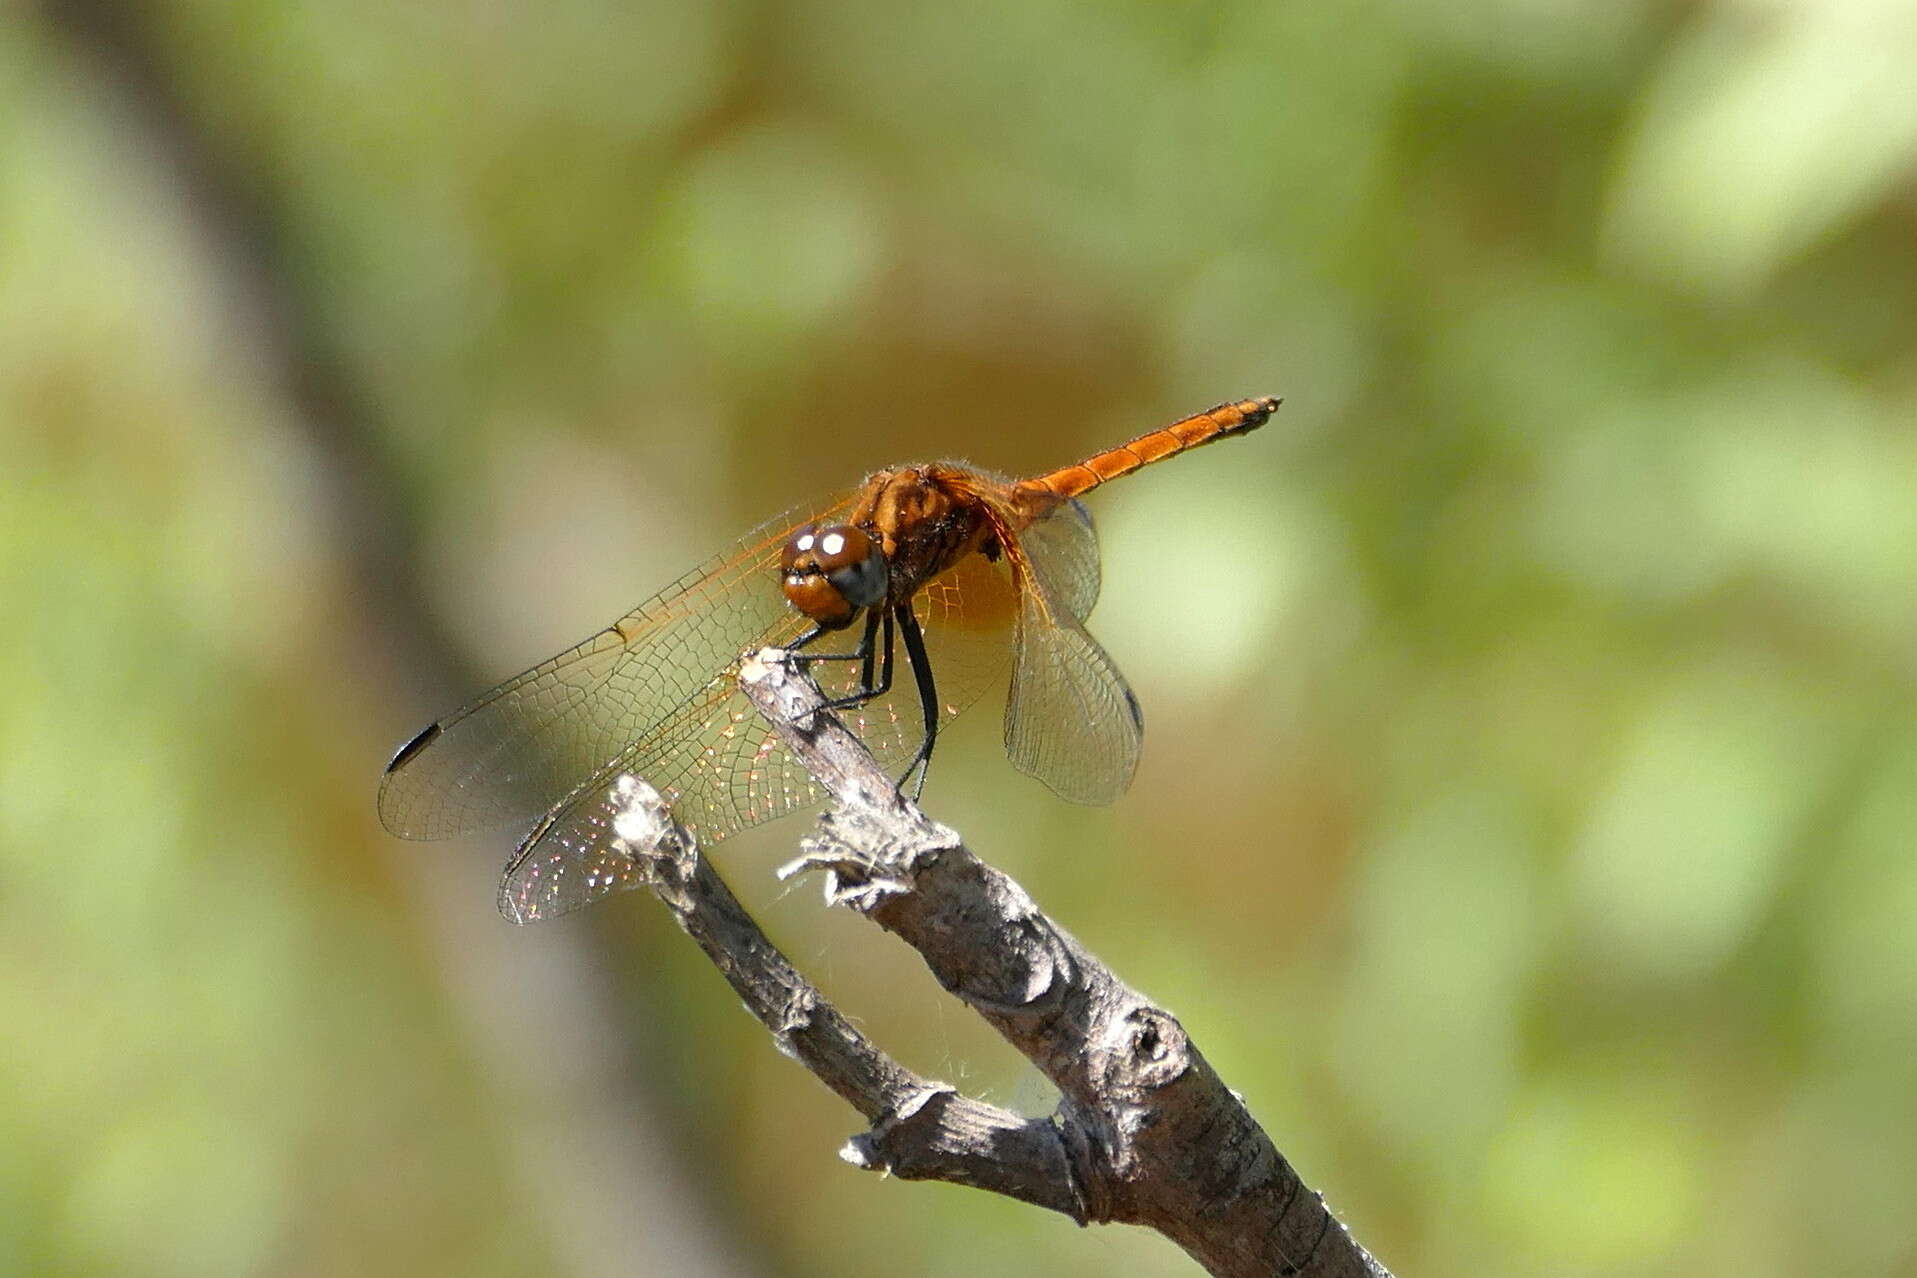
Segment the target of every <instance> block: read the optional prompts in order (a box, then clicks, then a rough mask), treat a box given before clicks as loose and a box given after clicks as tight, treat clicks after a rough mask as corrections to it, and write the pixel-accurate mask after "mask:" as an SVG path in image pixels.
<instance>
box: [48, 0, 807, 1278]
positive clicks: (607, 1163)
mask: <svg viewBox="0 0 1917 1278" xmlns="http://www.w3.org/2000/svg"><path fill="white" fill-rule="evenodd" d="M40 13H41V15H42V17H43V19H44V21H45V22H46V25H47V26H48V27H49V28H50V29H51V30H52V31H53V32H55V33H56V34H57V35H58V36H59V37H60V38H61V39H63V40H64V41H65V42H66V43H67V44H68V45H69V46H70V47H71V48H72V49H73V50H74V51H75V52H76V53H77V54H78V55H79V56H80V59H81V61H82V63H83V65H84V66H85V67H86V68H87V69H88V70H89V71H90V72H91V73H92V75H93V76H94V77H95V78H96V79H97V80H98V82H99V85H100V87H101V89H102V90H103V91H104V92H105V93H106V95H107V96H108V97H109V98H110V99H111V100H112V106H113V107H114V108H115V109H116V113H117V115H118V117H119V122H120V124H121V126H122V127H123V128H124V129H125V130H126V131H127V132H128V133H129V134H130V135H131V140H132V141H133V143H134V145H135V146H136V147H137V148H138V149H140V150H142V151H144V152H146V153H147V154H149V155H150V156H151V158H152V160H153V161H154V167H155V169H156V170H158V171H160V172H161V173H163V174H164V175H165V176H166V177H167V178H168V179H170V180H171V182H172V183H173V194H175V195H176V196H177V197H178V198H179V200H180V201H181V203H182V205H183V206H184V208H185V210H186V213H187V215H188V218H189V219H190V221H191V223H192V225H193V229H194V232H195V233H196V234H197V235H198V236H199V237H200V238H201V240H202V242H203V246H204V247H205V248H206V250H207V251H208V253H209V255H210V257H211V258H212V260H213V261H214V263H215V264H216V268H217V270H218V272H219V277H218V279H217V280H216V281H215V282H216V284H217V286H218V290H217V291H218V295H219V296H220V297H221V299H222V303H223V304H224V305H225V306H226V307H227V308H228V309H229V310H230V312H231V314H230V315H229V316H228V325H229V327H230V329H231V330H233V331H237V332H240V333H243V334H245V335H246V336H247V338H248V339H249V341H250V342H251V346H250V349H247V350H243V351H239V352H235V363H239V362H243V361H247V360H250V361H251V362H252V363H254V364H255V365H256V366H257V368H258V370H259V371H261V372H263V373H264V374H265V375H266V376H267V377H268V378H269V379H270V380H271V383H272V384H273V385H275V386H277V387H278V389H279V391H280V393H281V395H282V396H283V397H284V399H285V402H286V404H287V406H288V409H289V416H290V417H291V419H292V421H293V424H294V426H295V428H296V429H298V430H299V431H300V432H301V433H302V435H303V436H304V439H305V442H306V443H307V444H308V445H309V448H308V455H309V457H310V458H311V459H312V460H313V462H314V463H315V466H314V470H315V473H314V474H312V475H309V476H308V478H309V479H311V480H313V481H315V482H316V484H317V485H318V487H319V490H320V492H321V493H322V494H323V500H324V502H325V504H326V511H325V513H326V515H327V516H328V531H329V533H330V535H331V536H332V538H333V542H334V544H333V546H332V550H333V552H334V553H335V554H336V556H337V557H338V559H339V560H340V562H341V564H342V566H343V568H344V569H345V572H346V574H347V577H348V580H349V582H350V588H351V591H352V595H353V598H354V600H355V601H356V603H357V605H358V606H357V607H356V608H355V609H354V610H352V615H351V616H349V617H343V618H340V619H339V620H340V621H341V622H342V623H343V625H342V630H341V634H340V636H339V642H340V644H341V646H342V647H344V648H346V649H347V650H348V651H350V652H352V653H353V654H354V656H355V658H356V661H355V662H354V663H353V664H356V665H357V666H359V668H361V669H363V670H365V671H366V674H367V682H368V683H369V684H371V685H372V686H374V687H376V688H384V689H386V690H387V691H388V692H389V693H390V694H391V695H392V696H393V697H394V698H395V699H396V700H397V701H399V702H400V703H401V704H405V705H411V704H412V703H414V702H415V701H417V702H419V703H421V704H432V705H442V704H447V703H450V702H452V701H455V700H457V699H458V696H457V693H458V690H459V689H462V688H470V687H472V686H474V684H475V682H476V679H475V677H474V676H473V675H472V674H471V672H469V671H468V670H467V669H466V668H465V662H464V659H463V657H462V656H461V654H460V651H459V648H458V645H457V644H455V643H454V641H453V638H452V635H451V633H450V632H449V631H448V629H447V628H446V627H445V626H444V625H443V624H442V623H441V622H440V620H439V619H438V618H437V617H435V616H434V614H433V613H432V612H431V611H430V610H429V609H428V608H427V607H426V606H425V605H424V603H423V601H424V600H425V599H426V597H427V592H426V591H425V589H424V588H423V578H422V573H421V568H420V563H421V558H420V554H419V545H420V537H419V531H418V529H417V528H416V527H415V526H414V524H413V522H412V520H411V519H410V518H409V517H408V515H407V512H406V511H405V509H404V507H403V505H402V504H401V503H400V502H399V501H397V500H395V494H398V493H401V492H403V491H405V485H404V484H403V483H402V482H401V481H400V477H398V476H396V475H395V474H394V473H393V472H392V466H391V463H392V458H391V457H390V455H389V454H388V452H387V450H385V449H384V448H382V447H381V444H380V439H381V432H380V430H379V429H378V417H377V412H376V411H375V410H374V409H373V408H372V407H371V405H370V402H369V397H368V396H367V395H366V394H364V393H363V391H362V388H361V384H360V381H359V379H357V378H356V377H355V375H354V372H353V369H352V368H351V367H350V366H349V363H348V361H347V360H346V359H345V358H343V357H342V355H341V354H340V349H341V347H340V343H338V342H337V341H335V340H334V339H333V335H332V334H331V333H329V331H328V329H327V326H326V325H325V323H323V322H322V320H321V319H320V318H319V315H318V313H317V308H316V307H315V306H314V305H313V302H312V293H311V291H310V290H309V289H306V288H303V287H302V280H301V267H300V263H301V262H302V261H303V260H304V255H303V254H302V253H301V252H300V246H299V244H298V236H297V232H296V231H295V230H293V229H292V228H290V227H289V225H288V218H287V217H286V216H285V215H284V213H283V210H282V209H281V208H280V206H279V204H278V202H276V201H275V199H274V198H273V192H272V191H271V190H270V189H269V188H268V187H267V186H266V185H265V184H263V183H261V182H258V181H256V180H254V175H253V174H252V172H251V171H250V170H249V169H248V167H247V166H246V165H245V164H244V162H243V161H241V160H240V159H238V158H236V157H235V156H234V155H233V154H232V153H231V152H230V151H228V150H224V149H223V146H230V145H231V140H230V139H227V138H224V137H223V135H222V133H221V131H220V130H217V129H212V128H208V127H205V124H206V122H205V121H203V120H202V119H201V118H199V117H198V116H196V114H195V112H194V110H193V109H192V108H191V107H190V106H189V102H190V95H188V94H186V93H184V92H182V89H181V85H180V83H179V81H178V79H177V77H176V76H175V75H174V74H173V70H172V67H171V66H170V64H169V60H168V58H167V56H166V53H165V49H164V44H163V42H162V41H161V40H160V39H158V38H157V37H156V31H155V28H154V26H153V25H152V24H153V23H154V21H155V19H154V17H153V16H152V14H151V12H150V11H146V10H143V9H141V8H140V7H138V6H127V5H120V4H114V3H99V4H89V3H78V2H76V0H46V2H45V3H43V4H42V5H41V6H40ZM379 762H381V761H380V760H368V761H367V790H366V803H367V806H368V809H369V810H370V808H371V805H372V802H373V793H374V781H375V779H376V776H377V770H378V764H379ZM402 855H403V854H402ZM422 864H423V863H422V862H420V861H418V860H417V859H413V860H403V859H400V857H398V856H396V857H395V865H396V877H398V878H400V879H402V880H403V881H405V882H406V884H407V886H408V887H409V888H410V891H409V896H410V898H411V899H410V901H409V902H408V905H409V907H410V908H412V909H414V910H417V911H419V912H420V915H421V918H422V921H423V923H424V926H423V928H422V930H423V931H424V932H425V933H426V934H427V935H428V936H430V937H431V938H432V939H433V941H434V944H435V946H436V949H437V951H438V959H439V969H440V971H441V972H442V974H448V977H447V984H448V986H449V992H450V993H451V994H452V995H453V996H454V997H455V998H456V999H458V1000H459V1003H460V1006H461V1008H462V1012H463V1014H464V1016H465V1018H466V1020H467V1022H468V1029H469V1032H470V1034H471V1035H472V1038H473V1039H474V1046H475V1048H476V1050H477V1052H478V1053H479V1055H480V1057H481V1058H482V1063H483V1066H484V1068H486V1069H487V1070H488V1072H489V1075H490V1077H489V1078H488V1083H489V1085H490V1086H491V1087H492V1088H493V1089H494V1090H495V1092H496V1093H498V1094H499V1096H500V1101H499V1103H498V1105H497V1109H498V1110H499V1111H500V1112H502V1113H506V1114H512V1113H525V1114H526V1115H527V1117H528V1118H529V1119H532V1120H533V1121H529V1122H525V1123H522V1125H521V1130H519V1131H517V1132H510V1133H508V1135H509V1136H511V1137H514V1138H515V1139H513V1140H512V1141H511V1144H512V1146H513V1148H514V1149H515V1151H516V1153H517V1155H518V1157H519V1161H520V1163H521V1166H520V1169H519V1170H520V1179H521V1180H522V1182H523V1183H524V1185H525V1187H526V1189H527V1191H528V1194H529V1196H530V1198H531V1201H532V1202H533V1204H534V1205H535V1211H536V1213H537V1215H538V1216H539V1217H540V1218H541V1219H542V1220H543V1221H544V1222H545V1223H546V1225H547V1227H548V1231H549V1232H550V1233H551V1234H552V1235H553V1238H552V1242H553V1245H554V1246H555V1247H556V1249H557V1250H558V1253H559V1255H560V1257H561V1259H562V1261H563V1262H564V1263H565V1267H566V1269H567V1271H568V1272H573V1273H579V1274H613V1273H628V1272H671V1273H674V1274H699V1275H713V1276H714V1278H717V1276H718V1275H733V1274H748V1273H752V1272H763V1271H766V1270H768V1269H769V1268H770V1266H769V1265H768V1264H767V1263H766V1261H765V1260H764V1258H763V1256H762V1255H761V1256H753V1255H750V1254H748V1253H747V1245H746V1244H744V1243H743V1242H742V1240H740V1239H739V1238H738V1237H737V1236H736V1235H734V1236H731V1237H726V1236H724V1235H722V1234H721V1233H720V1232H719V1231H718V1230H717V1229H716V1227H715V1226H714V1225H713V1224H712V1223H711V1219H710V1218H711V1215H712V1213H711V1212H710V1211H709V1209H706V1207H705V1205H704V1204H700V1203H696V1202H688V1201H686V1200H687V1199H688V1197H696V1196H697V1191H692V1193H691V1194H690V1195H689V1194H688V1192H687V1190H686V1188H685V1184H686V1183H688V1182H689V1181H690V1180H691V1178H689V1177H686V1176H683V1175H681V1174H680V1169H681V1168H682V1167H684V1166H686V1165H687V1160H686V1158H685V1157H684V1155H683V1153H682V1154H681V1157H680V1158H679V1160H678V1165H677V1166H672V1167H667V1166H663V1165H661V1163H660V1160H659V1159H658V1157H657V1153H656V1151H657V1150H659V1149H661V1148H663V1147H669V1135H668V1134H669V1133H670V1132H671V1131H672V1130H673V1125H672V1124H669V1123H664V1122H662V1121H661V1120H660V1118H659V1117H658V1115H657V1113H656V1111H655V1109H654V1106H653V1101H652V1099H651V1096H652V1093H651V1092H650V1091H649V1090H648V1088H647V1086H646V1082H647V1080H646V1078H645V1077H644V1075H645V1074H646V1073H647V1072H648V1070H647V1065H648V1061H647V1060H646V1058H645V1055H644V1053H643V1052H641V1051H639V1050H635V1049H633V1048H631V1047H630V1044H631V1043H632V1041H633V1035H631V1034H630V1033H628V1032H626V1028H625V1027H624V1026H622V1025H621V1024H620V1019H621V1018H620V1014H619V1011H618V1004H617V1000H616V999H615V998H613V997H612V996H611V992H610V990H609V988H608V983H607V978H606V975H605V974H606V973H607V972H608V971H609V970H614V965H615V964H616V962H617V960H616V959H613V958H611V957H609V956H607V955H605V954H604V953H602V952H601V951H600V950H599V949H598V947H597V946H596V945H595V943H594V938H595V937H598V936H600V935H601V933H599V932H597V931H595V930H594V929H588V928H580V929H573V930H570V931H568V932H566V933H563V934H558V935H553V936H548V937H545V938H542V939H541V943H540V946H539V952H538V954H537V956H536V957H534V958H533V959H530V960H529V959H528V958H527V956H526V955H525V953H524V951H523V949H522V950H521V951H520V952H514V951H513V950H512V949H511V948H510V941H509V939H508V938H509V937H511V936H512V934H511V933H510V932H509V931H508V930H507V929H504V928H502V927H500V926H499V925H498V923H497V921H496V920H495V919H494V918H493V917H492V916H491V912H490V911H486V910H479V909H471V908H469V903H468V902H466V901H464V900H463V899H461V900H451V901H448V900H444V899H443V898H442V894H439V893H436V892H433V891H430V890H428V887H427V884H426V881H425V871H424V870H423V868H422ZM455 973H457V974H458V975H457V976H454V975H451V974H455ZM474 973H477V974H478V975H474ZM529 1027H530V1028H529ZM606 1044H615V1045H619V1046H614V1047H612V1048H610V1049H608V1048H606V1047H605V1045H606ZM555 1076H558V1077H564V1078H565V1079H566V1080H567V1084H568V1086H569V1087H570V1088H572V1089H573V1090H574V1091H575V1092H576V1094H579V1095H583V1096H588V1097H592V1098H594V1102H593V1103H592V1104H588V1105H573V1106H567V1105H563V1104H543V1103H542V1102H543V1101H545V1100H546V1099H547V1098H546V1097H545V1096H543V1095H542V1091H543V1090H545V1089H549V1088H550V1087H551V1085H552V1084H551V1081H550V1080H551V1079H552V1078H553V1077H555ZM527 1098H530V1100H528V1099H527ZM535 1108H537V1110H538V1112H537V1114H536V1115H535V1114H533V1113H531V1112H529V1111H532V1110H533V1109H535ZM542 1142H543V1143H542ZM568 1162H571V1163H575V1164H577V1165H578V1166H579V1168H580V1170H579V1171H578V1172H577V1173H576V1174H573V1175H570V1176H565V1175H561V1176H555V1175H554V1174H553V1168H554V1166H555V1165H563V1164H565V1163H568ZM587 1168H589V1169H590V1171H587V1170H585V1169H587ZM707 1183H710V1181H709V1180H708V1181H707Z"/></svg>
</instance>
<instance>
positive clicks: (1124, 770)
mask: <svg viewBox="0 0 1917 1278" xmlns="http://www.w3.org/2000/svg"><path fill="white" fill-rule="evenodd" d="M1019 543H1020V546H1021V548H1022V549H1023V551H1024V556H1023V557H1024V562H1025V566H1026V570H1027V572H1028V573H1029V576H1030V579H1029V580H1028V581H1027V582H1026V583H1025V589H1024V590H1023V591H1021V592H1020V597H1019V613H1018V638H1017V642H1016V644H1015V645H1014V646H1015V648H1016V652H1017V655H1016V658H1015V659H1014V661H1013V665H1012V690H1011V696H1010V697H1009V699H1008V700H1007V701H1006V703H1005V753H1006V754H1007V755H1008V756H1009V757H1010V758H1011V761H1012V766H1013V767H1015V768H1017V769H1018V770H1019V771H1020V772H1023V773H1025V774H1026V775H1028V776H1031V777H1036V778H1037V779H1038V780H1040V781H1042V782H1044V783H1045V785H1046V786H1048V787H1049V788H1050V789H1051V790H1052V791H1053V792H1054V793H1056V794H1057V795H1058V796H1059V797H1060V798H1062V799H1069V800H1070V801H1072V802H1073V803H1093V804H1097V803H1110V802H1112V801H1113V800H1114V799H1116V798H1117V797H1118V796H1119V795H1121V794H1123V793H1124V792H1125V788H1126V787H1127V786H1129V785H1130V784H1131V781H1132V773H1133V772H1134V771H1135V770H1136V769H1137V767H1138V752H1139V748H1140V746H1141V744H1142V743H1143V740H1144V733H1145V719H1144V715H1143V713H1142V712H1141V711H1140V709H1139V705H1138V699H1137V698H1136V697H1134V696H1133V695H1132V690H1131V688H1130V686H1129V685H1127V684H1126V682H1125V676H1124V675H1122V674H1120V673H1119V671H1118V667H1117V665H1115V664H1114V663H1113V661H1112V659H1111V657H1110V656H1109V655H1108V654H1107V653H1106V651H1105V650H1104V649H1103V648H1102V647H1100V646H1099V643H1098V641H1097V640H1096V639H1094V638H1092V636H1091V634H1090V633H1089V632H1088V631H1087V630H1086V629H1085V627H1084V625H1083V624H1082V620H1083V618H1084V616H1085V614H1086V613H1087V612H1090V611H1091V607H1092V605H1093V604H1094V603H1096V602H1097V600H1098V586H1099V575H1098V538H1097V534H1096V533H1095V532H1094V530H1093V527H1092V520H1091V515H1090V514H1089V513H1088V512H1087V511H1086V510H1085V508H1084V507H1083V506H1082V505H1080V504H1079V503H1078V502H1076V501H1071V502H1067V503H1065V504H1064V505H1062V506H1060V507H1059V508H1058V509H1057V510H1056V511H1055V512H1053V514H1052V515H1051V516H1050V517H1048V518H1046V519H1041V520H1039V521H1037V522H1036V523H1034V524H1033V525H1032V526H1031V528H1030V529H1028V530H1027V531H1026V532H1025V533H1024V534H1023V535H1021V537H1020V538H1019Z"/></svg>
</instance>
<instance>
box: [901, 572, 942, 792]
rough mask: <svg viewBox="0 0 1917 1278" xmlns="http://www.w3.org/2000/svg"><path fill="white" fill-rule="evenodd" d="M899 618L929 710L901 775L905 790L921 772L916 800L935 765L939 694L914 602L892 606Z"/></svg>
mask: <svg viewBox="0 0 1917 1278" xmlns="http://www.w3.org/2000/svg"><path fill="white" fill-rule="evenodd" d="M892 611H893V612H894V613H895V614H896V615H897V616H898V619H899V633H900V634H901V635H903V636H904V638H905V659H906V660H907V661H910V662H911V663H912V677H913V678H914V679H915V680H917V682H918V685H919V709H920V710H921V711H923V712H924V714H925V739H924V740H923V741H921V742H919V748H918V753H916V754H914V755H913V756H912V762H911V763H910V764H909V765H908V766H907V767H906V769H905V771H904V772H903V773H901V774H900V775H899V790H900V792H901V793H903V792H904V790H905V783H906V782H907V781H908V780H910V779H911V776H912V773H913V772H914V771H916V772H918V774H919V780H918V785H917V786H915V787H914V788H913V790H912V801H913V802H915V803H916V802H917V801H918V797H919V796H920V795H921V794H923V793H925V774H926V773H927V772H929V771H931V768H932V747H933V745H934V744H936V743H937V741H938V736H939V694H938V689H937V688H936V687H935V686H934V685H933V683H932V662H931V660H930V658H928V657H927V656H926V655H925V636H924V635H923V634H922V633H920V631H919V619H918V618H917V617H915V616H913V615H912V605H911V604H909V603H907V604H901V605H900V606H899V607H897V608H894V609H893V610H892Z"/></svg>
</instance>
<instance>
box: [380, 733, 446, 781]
mask: <svg viewBox="0 0 1917 1278" xmlns="http://www.w3.org/2000/svg"><path fill="white" fill-rule="evenodd" d="M438 735H439V725H438V724H437V723H435V724H433V725H431V726H430V727H428V728H427V729H426V730H425V731H424V732H422V733H420V734H419V735H418V736H416V737H414V738H413V739H412V740H411V741H408V742H407V743H406V744H405V745H403V746H401V747H400V748H399V753H398V754H396V755H394V756H393V761H392V762H391V763H389V764H387V765H386V772H387V774H388V775H389V776H390V775H391V774H392V773H395V772H398V771H399V770H400V769H401V768H403V767H405V766H406V761H407V760H408V759H410V758H412V757H413V756H414V755H416V754H418V753H419V752H420V751H421V750H424V749H425V748H426V747H427V746H428V745H430V744H431V743H432V740H433V738H434V737H436V736H438Z"/></svg>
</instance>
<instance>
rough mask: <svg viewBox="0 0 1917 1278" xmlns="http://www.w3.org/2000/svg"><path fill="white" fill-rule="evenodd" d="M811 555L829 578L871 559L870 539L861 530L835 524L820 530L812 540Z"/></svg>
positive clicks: (847, 525)
mask: <svg viewBox="0 0 1917 1278" xmlns="http://www.w3.org/2000/svg"><path fill="white" fill-rule="evenodd" d="M812 553H813V554H815V555H816V556H818V560H819V567H820V568H821V569H823V570H824V571H825V573H826V574H827V575H828V576H830V575H831V574H832V573H834V572H837V571H838V570H839V569H841V568H851V567H855V566H857V565H858V564H862V563H864V562H865V561H866V560H867V559H869V558H871V557H872V539H871V538H870V537H868V536H866V535H865V531H864V530H863V529H861V528H855V527H853V526H852V525H850V524H835V525H833V526H832V527H829V528H821V529H819V531H818V532H817V534H815V536H814V538H813V545H812Z"/></svg>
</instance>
